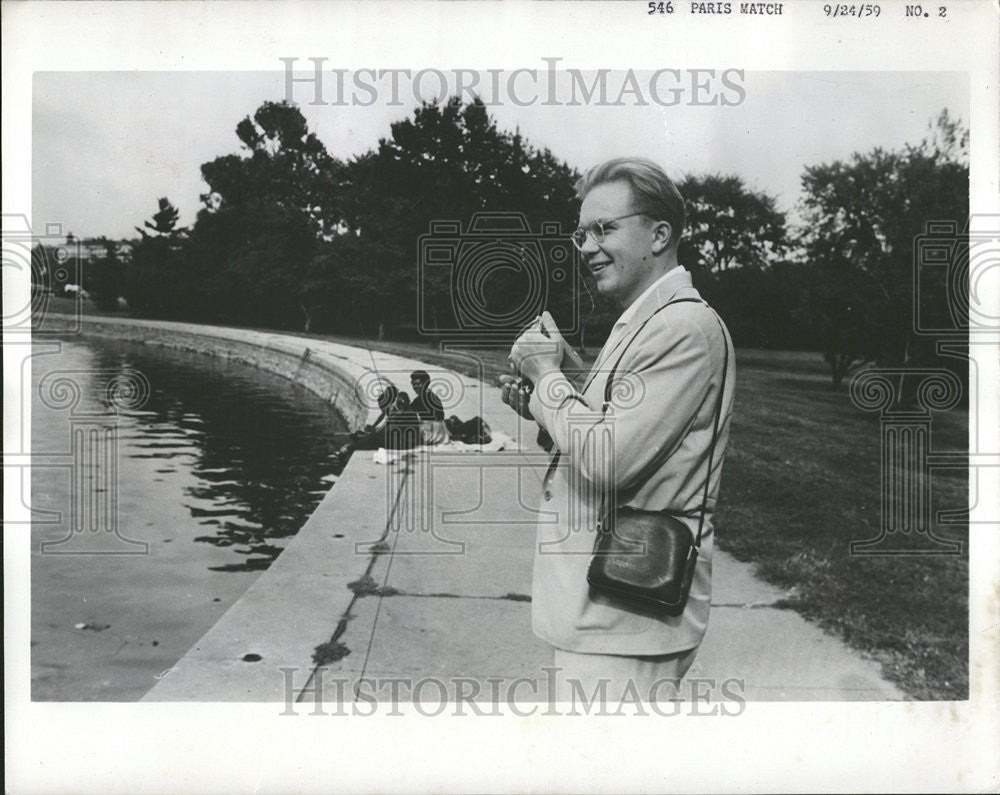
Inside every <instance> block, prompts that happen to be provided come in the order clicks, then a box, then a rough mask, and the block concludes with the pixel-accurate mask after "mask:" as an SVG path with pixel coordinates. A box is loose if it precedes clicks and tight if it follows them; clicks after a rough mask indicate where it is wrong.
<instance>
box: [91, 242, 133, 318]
mask: <svg viewBox="0 0 1000 795" xmlns="http://www.w3.org/2000/svg"><path fill="white" fill-rule="evenodd" d="M98 243H100V244H101V245H102V246H103V247H104V255H103V256H102V257H100V258H99V259H96V260H91V261H90V262H88V263H87V266H86V269H85V281H84V287H86V289H87V291H88V292H89V293H90V297H91V299H93V301H94V303H95V304H97V306H98V308H100V309H103V310H105V311H107V310H112V309H116V308H117V307H118V298H119V297H120V296H121V295H122V293H123V292H124V291H125V270H124V268H123V267H122V263H121V260H120V259H119V257H118V251H117V245H116V244H115V242H114V241H111V240H108V239H107V238H106V237H101V238H98Z"/></svg>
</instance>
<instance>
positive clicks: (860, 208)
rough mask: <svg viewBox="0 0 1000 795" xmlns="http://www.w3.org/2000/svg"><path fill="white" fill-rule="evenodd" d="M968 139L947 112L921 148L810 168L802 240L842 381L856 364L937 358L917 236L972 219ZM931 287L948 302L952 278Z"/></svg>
mask: <svg viewBox="0 0 1000 795" xmlns="http://www.w3.org/2000/svg"><path fill="white" fill-rule="evenodd" d="M967 144H968V136H967V133H965V132H964V131H963V128H962V127H961V125H960V123H959V122H956V121H953V120H952V119H951V118H950V117H949V116H948V114H947V111H945V112H943V113H942V114H941V116H939V118H938V119H937V120H936V124H935V125H934V126H933V127H932V130H931V133H930V135H929V137H928V138H926V139H925V140H924V141H923V142H921V143H920V144H919V145H918V146H912V145H908V146H906V147H905V148H903V149H902V150H901V151H894V152H889V151H885V150H883V149H880V148H876V149H873V150H872V151H870V152H868V153H866V154H859V153H854V154H853V155H852V156H851V158H850V159H849V160H847V161H846V162H845V161H840V160H838V161H835V162H833V163H828V164H823V165H819V166H813V167H810V168H807V169H806V172H805V174H804V176H803V178H802V185H803V191H804V199H803V215H804V224H803V227H802V229H801V230H800V234H799V242H800V245H801V246H802V249H803V251H804V252H805V256H806V259H807V261H808V263H809V266H810V267H811V268H812V272H813V275H814V279H813V280H812V287H811V294H810V298H809V305H810V307H811V308H812V311H813V312H814V313H815V314H814V317H815V318H816V325H817V327H818V329H819V330H820V332H821V335H822V338H823V345H824V357H825V358H826V359H827V361H828V362H829V363H830V365H831V375H832V377H833V380H834V384H835V385H836V384H838V383H839V382H840V380H841V379H842V378H843V376H844V374H845V373H846V372H847V371H848V369H849V368H850V366H851V365H852V364H856V363H859V362H863V361H869V360H873V361H876V362H878V363H879V364H880V365H906V364H913V363H917V362H921V361H928V360H930V359H933V358H934V356H935V355H936V354H935V351H934V347H933V343H932V342H931V341H928V340H926V339H924V338H921V337H920V336H918V335H917V334H916V333H915V331H914V323H913V320H914V318H913V311H912V308H913V305H914V294H913V284H914V275H915V268H916V267H917V263H916V262H915V261H914V242H915V241H916V240H917V239H918V237H919V236H920V235H921V234H922V233H923V231H924V228H925V225H926V223H927V222H930V221H941V220H947V221H953V222H957V223H958V225H959V228H961V227H963V226H964V225H965V219H966V218H967V217H968V213H969V196H968V194H969V169H968V160H967ZM921 289H922V292H921V294H920V295H918V296H917V299H918V301H919V302H922V303H927V304H931V305H936V306H943V305H945V304H947V301H948V296H947V294H946V292H945V290H946V289H947V285H946V284H945V283H944V282H943V281H942V282H940V283H937V284H934V283H922V285H921ZM848 310H849V311H848Z"/></svg>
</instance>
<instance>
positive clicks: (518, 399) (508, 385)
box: [500, 375, 534, 420]
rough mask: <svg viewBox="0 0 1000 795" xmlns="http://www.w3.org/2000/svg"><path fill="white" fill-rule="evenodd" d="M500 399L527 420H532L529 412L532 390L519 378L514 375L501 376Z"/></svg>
mask: <svg viewBox="0 0 1000 795" xmlns="http://www.w3.org/2000/svg"><path fill="white" fill-rule="evenodd" d="M500 384H501V387H500V397H501V399H502V400H503V402H504V403H506V404H507V405H508V406H510V407H511V408H512V409H514V411H516V412H517V413H518V414H520V415H521V416H522V417H524V418H525V419H526V420H532V419H534V417H532V416H531V412H530V411H528V402H529V401H530V400H531V390H530V389H529V388H528V387H527V385H526V384H525V383H524V382H523V381H521V379H519V378H514V376H512V375H502V376H500Z"/></svg>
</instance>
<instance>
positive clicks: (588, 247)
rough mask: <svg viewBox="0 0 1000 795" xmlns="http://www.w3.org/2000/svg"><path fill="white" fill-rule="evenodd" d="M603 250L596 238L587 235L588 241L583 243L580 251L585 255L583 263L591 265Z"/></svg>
mask: <svg viewBox="0 0 1000 795" xmlns="http://www.w3.org/2000/svg"><path fill="white" fill-rule="evenodd" d="M600 250H601V247H600V246H599V245H598V244H597V241H596V240H594V236H593V235H591V234H589V233H588V234H587V239H586V240H584V241H583V248H581V249H580V253H581V254H582V255H583V261H584V262H585V263H589V262H590V260H591V258H592V257H593V256H594V255H595V254H597V253H598V252H599V251H600Z"/></svg>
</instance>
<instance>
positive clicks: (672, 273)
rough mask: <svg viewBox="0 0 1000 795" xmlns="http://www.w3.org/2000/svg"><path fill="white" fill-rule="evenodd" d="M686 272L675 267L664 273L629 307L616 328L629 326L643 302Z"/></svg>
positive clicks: (677, 266) (616, 324) (622, 314)
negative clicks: (665, 283)
mask: <svg viewBox="0 0 1000 795" xmlns="http://www.w3.org/2000/svg"><path fill="white" fill-rule="evenodd" d="M686 272H687V271H685V270H684V268H683V267H682V266H680V265H674V267H672V268H671V269H670V270H668V271H667V272H666V273H664V274H663V275H662V276H661V277H660V278H659V279H657V280H656V281H655V282H653V283H652V284H651V285H649V287H647V288H646V289H645V290H644V291H643V293H642V295H640V296H639V297H638V298H636V299H635V300H634V301H633V302H632V303H631V304H629V305H628V308H627V309H626V310H625V311H624V312H622V313H621V316H620V317H619V318H618V320H616V321H615V325H614V328H620V327H621V326H626V325H628V323H629V322H630V321H631V320H632V318H633V317H634V316H635V313H636V312H638V311H639V306H640V305H641V304H642V302H643V301H645V300H646V299H647V298H649V296H650V295H651V294H652V293H653V292H654V291H655V290H656V289H657V288H658V287H659V286H660V285H662V284H663V283H664V282H666V281H667V280H668V279H674V278H676V277H677V276H680V274H682V273H686Z"/></svg>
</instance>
